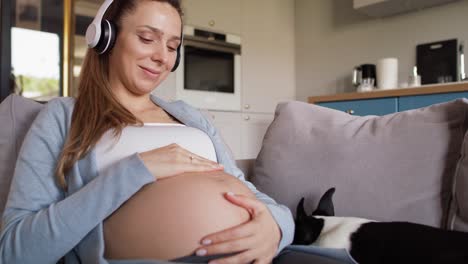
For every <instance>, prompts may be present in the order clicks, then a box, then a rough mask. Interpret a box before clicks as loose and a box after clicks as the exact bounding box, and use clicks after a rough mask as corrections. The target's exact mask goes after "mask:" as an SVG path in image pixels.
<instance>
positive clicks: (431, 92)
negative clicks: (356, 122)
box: [308, 82, 468, 116]
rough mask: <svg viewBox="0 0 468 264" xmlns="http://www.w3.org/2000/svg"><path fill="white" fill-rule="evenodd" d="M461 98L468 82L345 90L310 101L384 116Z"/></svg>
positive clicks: (464, 93)
mask: <svg viewBox="0 0 468 264" xmlns="http://www.w3.org/2000/svg"><path fill="white" fill-rule="evenodd" d="M458 98H468V82H459V83H451V84H436V85H425V86H421V87H417V88H407V89H394V90H381V91H378V90H377V91H372V92H367V93H357V92H356V93H343V94H337V95H326V96H313V97H309V100H308V101H309V103H313V104H318V105H321V106H324V107H329V108H333V109H336V110H340V111H344V112H347V113H349V114H354V115H360V116H362V115H385V114H390V113H395V112H400V111H406V110H411V109H417V108H421V107H425V106H429V105H433V104H437V103H443V102H448V101H451V100H455V99H458Z"/></svg>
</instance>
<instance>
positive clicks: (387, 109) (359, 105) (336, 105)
mask: <svg viewBox="0 0 468 264" xmlns="http://www.w3.org/2000/svg"><path fill="white" fill-rule="evenodd" d="M319 105H321V106H324V107H328V108H333V109H336V110H340V111H343V112H346V113H348V114H352V115H359V116H364V115H386V114H391V113H394V112H397V111H398V99H397V98H379V99H367V100H350V101H338V102H326V103H319Z"/></svg>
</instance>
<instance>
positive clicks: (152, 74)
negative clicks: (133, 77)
mask: <svg viewBox="0 0 468 264" xmlns="http://www.w3.org/2000/svg"><path fill="white" fill-rule="evenodd" d="M139 67H140V68H141V69H142V70H143V72H144V73H145V75H146V76H148V77H149V78H151V79H157V78H159V76H160V75H161V71H158V70H154V69H150V68H147V67H143V66H139Z"/></svg>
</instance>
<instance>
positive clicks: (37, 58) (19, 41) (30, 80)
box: [11, 0, 63, 101]
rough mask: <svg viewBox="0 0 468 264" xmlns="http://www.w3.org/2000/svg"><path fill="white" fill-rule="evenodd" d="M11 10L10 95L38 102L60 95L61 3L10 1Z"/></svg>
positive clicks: (51, 1) (53, 0)
mask: <svg viewBox="0 0 468 264" xmlns="http://www.w3.org/2000/svg"><path fill="white" fill-rule="evenodd" d="M12 9H13V11H14V12H12V14H14V15H12V17H11V20H12V23H11V25H12V28H11V73H12V81H13V80H14V84H15V86H16V87H15V90H14V92H15V93H17V94H21V95H23V96H24V97H28V98H32V99H35V100H39V101H47V100H49V99H51V98H54V97H57V96H60V95H61V94H62V93H61V68H62V67H61V63H62V54H61V50H62V49H61V45H62V35H63V1H61V0H13V1H12Z"/></svg>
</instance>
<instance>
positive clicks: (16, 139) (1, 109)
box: [0, 95, 43, 216]
mask: <svg viewBox="0 0 468 264" xmlns="http://www.w3.org/2000/svg"><path fill="white" fill-rule="evenodd" d="M42 107H43V105H42V104H40V103H38V102H35V101H34V100H31V99H27V98H24V97H21V96H17V95H10V96H8V97H7V98H6V99H5V100H3V102H2V103H1V104H0V216H2V215H3V210H4V208H5V203H6V199H7V197H8V192H9V190H10V183H11V177H12V176H13V172H14V169H15V163H16V158H17V156H18V152H19V149H20V147H21V144H22V142H23V139H24V137H25V135H26V132H27V131H28V130H29V127H30V126H31V123H32V122H33V121H34V118H36V115H37V114H38V113H39V111H40V110H41V109H42Z"/></svg>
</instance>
